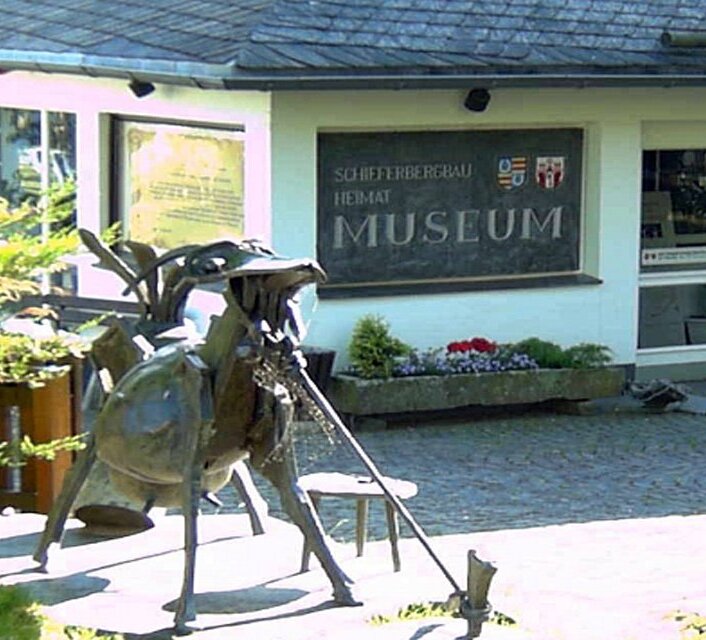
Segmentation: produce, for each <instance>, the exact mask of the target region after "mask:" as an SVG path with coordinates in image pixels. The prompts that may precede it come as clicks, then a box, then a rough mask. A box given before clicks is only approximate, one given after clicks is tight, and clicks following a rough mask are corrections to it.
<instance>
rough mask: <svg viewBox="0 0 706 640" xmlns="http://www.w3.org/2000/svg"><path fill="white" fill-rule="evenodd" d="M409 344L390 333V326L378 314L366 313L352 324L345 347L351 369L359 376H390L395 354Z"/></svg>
mask: <svg viewBox="0 0 706 640" xmlns="http://www.w3.org/2000/svg"><path fill="white" fill-rule="evenodd" d="M411 350H412V348H411V347H410V346H409V345H407V344H405V343H404V342H402V341H401V340H399V339H398V338H395V337H394V336H393V335H392V334H391V333H390V326H389V325H388V323H387V322H386V321H385V320H384V319H383V318H381V317H380V316H375V315H365V316H363V317H362V318H360V319H359V320H358V321H357V322H356V324H355V326H354V327H353V335H352V336H351V342H350V345H349V348H348V355H349V357H350V360H351V367H352V371H353V373H354V374H355V375H357V376H360V377H361V378H389V377H390V376H391V375H392V370H393V368H394V365H395V358H399V357H401V356H405V355H407V354H408V353H410V351H411Z"/></svg>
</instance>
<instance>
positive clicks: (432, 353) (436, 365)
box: [330, 316, 625, 417]
mask: <svg viewBox="0 0 706 640" xmlns="http://www.w3.org/2000/svg"><path fill="white" fill-rule="evenodd" d="M349 355H350V361H351V366H350V368H349V369H348V370H347V371H345V372H343V373H338V374H337V375H335V376H334V377H333V378H332V381H331V385H330V393H331V396H332V400H333V403H334V405H335V406H336V408H337V409H338V410H339V411H340V412H341V413H343V414H344V415H347V416H352V417H356V416H376V417H381V416H382V417H384V416H386V415H389V414H401V413H410V412H424V411H441V410H448V409H459V408H462V407H469V406H478V405H481V406H497V405H512V404H527V403H537V402H544V401H547V400H587V399H592V398H599V397H606V396H612V395H617V394H619V393H620V392H621V391H622V388H623V386H624V384H625V372H624V370H623V369H622V368H620V367H612V366H609V364H610V361H611V356H610V351H609V349H607V347H605V346H602V345H595V344H579V345H575V346H572V347H569V348H562V347H560V346H559V345H557V344H555V343H552V342H549V341H546V340H541V339H539V338H528V339H527V340H523V341H521V342H518V343H514V344H498V343H497V342H494V341H492V340H489V339H487V338H484V337H473V338H469V339H465V340H459V341H454V342H451V343H449V344H448V345H446V347H445V348H435V349H427V350H424V351H419V350H416V349H412V348H411V347H410V346H409V345H405V344H404V343H402V342H401V341H399V340H398V339H397V338H395V337H394V336H393V335H392V334H391V333H390V328H389V325H388V324H387V322H386V321H385V320H384V319H383V318H381V317H377V316H365V317H363V318H361V319H360V320H359V321H358V323H357V324H356V326H355V328H354V331H353V335H352V339H351V343H350V346H349Z"/></svg>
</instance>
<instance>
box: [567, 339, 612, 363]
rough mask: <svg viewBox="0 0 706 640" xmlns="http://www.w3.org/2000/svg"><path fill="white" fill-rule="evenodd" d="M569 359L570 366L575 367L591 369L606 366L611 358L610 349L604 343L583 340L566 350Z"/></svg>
mask: <svg viewBox="0 0 706 640" xmlns="http://www.w3.org/2000/svg"><path fill="white" fill-rule="evenodd" d="M564 354H565V355H566V357H567V358H568V360H569V364H568V366H569V367H571V368H573V369H590V368H592V367H604V366H605V365H607V364H608V363H609V362H610V361H611V360H612V358H611V355H610V349H609V348H608V347H606V346H605V345H602V344H590V343H588V342H582V343H580V344H577V345H575V346H573V347H569V348H568V349H565V350H564Z"/></svg>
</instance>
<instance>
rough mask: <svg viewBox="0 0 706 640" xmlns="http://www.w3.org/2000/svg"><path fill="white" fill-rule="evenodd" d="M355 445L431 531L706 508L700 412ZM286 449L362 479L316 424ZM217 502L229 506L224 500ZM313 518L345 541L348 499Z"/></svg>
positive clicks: (380, 531)
mask: <svg viewBox="0 0 706 640" xmlns="http://www.w3.org/2000/svg"><path fill="white" fill-rule="evenodd" d="M357 438H358V440H359V441H360V442H361V444H362V445H363V447H364V448H365V450H366V451H367V452H368V454H369V455H370V456H371V457H372V458H373V460H374V461H375V462H376V464H377V465H378V467H379V468H380V470H381V471H382V472H383V473H384V474H385V475H389V476H393V477H399V478H404V479H407V480H412V481H414V482H416V483H417V484H418V486H419V493H418V495H417V496H416V497H415V498H412V499H411V500H409V501H408V503H407V504H408V506H409V508H410V511H411V512H412V513H413V515H414V516H415V518H416V519H417V520H418V521H419V523H420V524H421V525H422V527H423V528H424V529H425V531H426V532H427V533H428V534H430V535H441V534H451V533H469V532H474V531H487V530H499V529H512V528H524V527H534V526H545V525H553V524H563V523H569V522H588V521H594V520H613V519H621V518H647V517H657V516H666V515H690V514H699V513H706V477H705V476H704V474H703V472H702V469H703V456H704V451H706V417H704V416H695V415H688V414H683V413H664V414H644V413H635V414H626V415H618V414H616V415H609V416H605V415H597V416H575V415H557V414H550V413H546V414H527V415H524V416H522V417H516V416H515V417H505V418H494V419H484V420H477V421H474V422H469V423H466V424H454V425H448V424H445V425H444V424H437V425H434V426H414V427H404V426H402V427H399V428H394V429H388V430H386V431H378V432H370V433H360V434H357ZM296 453H297V459H298V463H299V471H300V474H305V473H311V472H314V471H323V470H326V471H342V472H349V473H365V470H364V468H363V467H362V465H361V463H360V462H359V461H358V460H357V459H356V458H355V456H354V454H353V452H352V450H350V448H349V447H348V445H345V444H343V443H341V442H337V443H334V444H330V443H328V442H327V440H326V438H325V437H324V436H323V435H322V434H321V433H320V432H319V431H317V430H316V429H300V430H298V432H297V437H296ZM256 481H257V479H256ZM258 486H260V487H261V489H262V490H263V493H264V494H265V495H266V497H267V499H268V502H269V503H270V505H271V509H272V510H273V513H274V514H275V515H281V514H280V513H279V512H278V506H277V505H278V500H277V498H276V497H275V495H273V493H272V492H271V490H270V488H269V487H268V486H266V484H264V483H263V482H259V481H258ZM221 497H222V498H225V501H226V503H227V507H226V511H236V510H237V508H236V505H235V501H236V499H235V497H234V496H233V495H232V493H228V492H227V491H224V493H223V495H222V496H221ZM376 507H377V508H376ZM322 518H323V520H324V523H325V525H326V527H327V530H329V531H331V532H332V535H333V536H334V537H335V538H337V539H339V540H344V541H350V540H351V539H352V535H353V519H354V508H353V506H352V505H351V503H350V502H346V501H339V500H335V499H329V500H325V501H324V502H323V504H322ZM370 518H371V521H370V533H371V537H372V538H376V537H382V536H383V535H384V532H385V524H384V514H383V510H382V508H381V507H380V505H373V506H372V507H371V514H370ZM403 535H404V531H403Z"/></svg>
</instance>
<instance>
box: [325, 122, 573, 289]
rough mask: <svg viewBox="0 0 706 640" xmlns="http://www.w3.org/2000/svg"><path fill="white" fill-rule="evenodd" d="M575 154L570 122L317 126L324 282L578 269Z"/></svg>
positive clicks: (362, 285) (377, 283)
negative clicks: (435, 127)
mask: <svg viewBox="0 0 706 640" xmlns="http://www.w3.org/2000/svg"><path fill="white" fill-rule="evenodd" d="M582 157H583V132H582V130H581V129H575V128H571V129H569V128H567V129H514V130H509V129H505V130H492V131H491V130H485V131H423V132H366V133H321V134H319V139H318V222H317V250H318V258H319V260H320V262H321V263H322V265H323V266H324V268H325V269H326V271H327V273H328V276H329V280H328V282H327V284H325V285H323V286H322V287H321V288H320V293H322V294H323V295H327V294H328V295H332V296H337V295H339V296H340V295H354V294H360V295H376V294H377V295H387V294H392V293H406V292H414V291H415V290H419V289H420V288H427V289H431V290H433V289H434V288H438V287H439V286H440V285H443V286H442V287H441V289H442V290H449V289H464V288H468V287H470V286H472V284H473V283H478V282H482V283H491V284H492V283H500V282H502V281H507V280H513V281H517V280H522V281H526V280H532V279H534V280H537V279H541V278H545V279H546V277H547V276H557V275H568V274H577V273H579V271H580V266H581V265H580V253H581V251H580V246H581V220H582V213H581V200H582ZM528 286H529V285H528Z"/></svg>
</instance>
